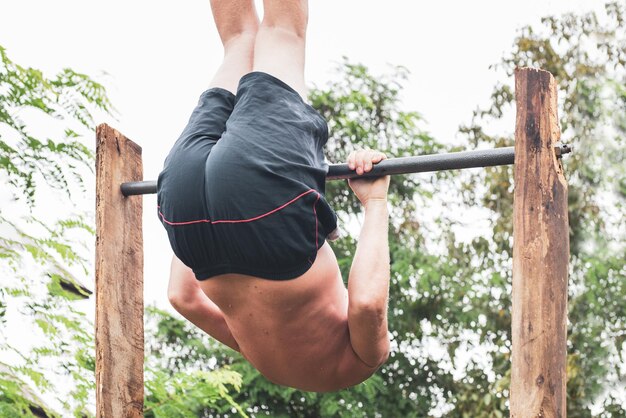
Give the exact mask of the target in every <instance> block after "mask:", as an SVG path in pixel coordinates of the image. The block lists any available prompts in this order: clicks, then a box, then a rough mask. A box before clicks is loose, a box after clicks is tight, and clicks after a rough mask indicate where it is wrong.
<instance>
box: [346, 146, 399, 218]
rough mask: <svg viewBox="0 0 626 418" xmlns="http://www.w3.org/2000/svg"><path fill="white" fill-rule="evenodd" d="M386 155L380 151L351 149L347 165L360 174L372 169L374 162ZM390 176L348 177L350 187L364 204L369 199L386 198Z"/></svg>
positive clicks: (384, 157)
mask: <svg viewBox="0 0 626 418" xmlns="http://www.w3.org/2000/svg"><path fill="white" fill-rule="evenodd" d="M386 158H387V156H386V155H385V154H383V153H382V152H380V151H374V150H371V149H364V150H358V151H352V152H351V153H350V155H349V156H348V167H349V168H350V169H351V170H356V173H357V174H359V175H361V174H363V173H367V172H369V171H371V170H372V167H373V166H374V164H376V163H379V162H380V161H382V160H384V159H386ZM389 182H390V177H389V176H388V175H387V176H383V177H377V178H365V179H349V180H348V184H349V185H350V188H351V189H352V191H353V192H354V194H355V195H356V197H357V198H358V199H359V201H360V202H361V204H362V205H363V206H365V205H366V204H367V202H368V201H369V200H387V190H389Z"/></svg>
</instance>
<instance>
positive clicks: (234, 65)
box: [209, 0, 259, 93]
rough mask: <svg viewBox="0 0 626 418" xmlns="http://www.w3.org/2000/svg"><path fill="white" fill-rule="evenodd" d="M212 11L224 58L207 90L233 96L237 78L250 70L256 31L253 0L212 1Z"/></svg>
mask: <svg viewBox="0 0 626 418" xmlns="http://www.w3.org/2000/svg"><path fill="white" fill-rule="evenodd" d="M211 10H212V11H213V19H214V20H215V26H216V27H217V31H218V32H219V35H220V39H221V40H222V44H223V45H224V59H223V62H222V65H221V66H220V68H219V69H218V70H217V73H216V74H215V76H214V77H213V80H212V81H211V83H210V84H209V87H221V88H223V89H226V90H229V91H230V92H232V93H236V92H237V85H238V84H239V79H240V78H241V77H242V76H243V75H244V74H247V73H249V72H250V71H252V62H253V58H254V42H255V37H256V34H257V31H258V29H259V18H258V16H257V12H256V9H255V7H254V0H227V1H225V0H211Z"/></svg>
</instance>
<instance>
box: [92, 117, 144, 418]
mask: <svg viewBox="0 0 626 418" xmlns="http://www.w3.org/2000/svg"><path fill="white" fill-rule="evenodd" d="M142 177H143V166H142V161H141V148H140V147H139V146H138V145H137V144H135V143H134V142H132V141H130V140H129V139H128V138H126V137H125V136H124V135H122V134H120V133H119V132H117V131H116V130H115V129H113V128H111V127H109V126H107V125H105V124H102V125H100V126H98V127H97V128H96V416H97V417H111V418H120V417H142V416H143V350H144V341H143V239H142V229H141V227H142V225H141V216H142V201H141V200H142V199H141V198H138V197H131V198H125V197H124V196H122V193H121V192H120V184H121V183H122V182H125V181H129V180H142Z"/></svg>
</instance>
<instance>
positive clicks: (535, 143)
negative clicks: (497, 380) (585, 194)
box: [510, 68, 569, 418]
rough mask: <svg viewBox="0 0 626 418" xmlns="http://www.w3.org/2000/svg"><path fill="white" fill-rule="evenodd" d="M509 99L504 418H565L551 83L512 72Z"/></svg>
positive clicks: (562, 212)
mask: <svg viewBox="0 0 626 418" xmlns="http://www.w3.org/2000/svg"><path fill="white" fill-rule="evenodd" d="M515 97H516V103H517V120H516V127H515V193H514V199H515V203H514V216H513V217H514V233H513V299H512V300H513V307H512V339H513V341H512V343H513V344H512V374H511V393H510V409H511V417H515V418H522V417H533V418H534V417H546V418H549V417H565V416H566V409H565V397H566V389H565V385H566V374H565V368H566V342H567V273H568V260H569V229H568V219H567V183H566V181H565V178H564V176H563V169H562V166H561V163H560V160H558V159H557V157H556V155H555V151H554V146H555V143H556V142H557V141H558V140H559V138H560V130H559V124H558V117H557V91H556V82H555V80H554V78H553V77H552V75H551V74H550V73H548V72H547V71H542V70H536V69H530V68H523V69H518V70H516V72H515Z"/></svg>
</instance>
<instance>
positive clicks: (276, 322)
mask: <svg viewBox="0 0 626 418" xmlns="http://www.w3.org/2000/svg"><path fill="white" fill-rule="evenodd" d="M200 286H201V287H202V289H203V290H204V292H205V293H206V294H207V296H208V297H209V298H211V300H213V302H215V303H216V304H217V305H218V306H219V307H220V309H221V310H222V312H223V313H224V317H225V319H226V323H227V324H228V327H229V328H230V331H231V333H232V335H233V337H234V338H235V340H236V341H237V343H238V344H239V348H240V350H241V353H242V355H243V356H244V357H245V358H246V359H247V360H248V361H250V363H252V364H253V365H254V366H255V367H256V368H257V369H258V370H259V371H260V372H261V373H262V374H263V375H264V376H266V377H267V378H268V379H269V380H271V381H273V382H275V383H278V384H282V385H286V386H292V387H297V388H299V389H303V390H310V391H328V390H336V389H338V388H341V387H347V386H352V385H354V384H356V383H358V382H360V381H362V380H364V379H365V378H366V377H368V376H369V375H371V374H372V373H373V372H374V370H373V369H371V368H370V367H368V366H366V365H365V364H364V363H362V362H361V361H360V360H359V358H358V357H357V356H356V354H355V353H354V351H353V350H352V346H351V344H350V334H349V331H348V292H347V289H346V287H345V286H344V284H343V281H342V279H341V273H340V271H339V268H338V265H337V260H336V258H335V255H334V253H333V251H332V249H331V248H330V246H329V245H328V244H327V243H325V244H324V245H323V246H322V247H321V248H320V250H319V251H318V254H317V258H316V260H315V262H314V263H313V265H312V266H311V268H310V269H309V270H308V271H307V272H306V273H305V274H304V275H302V276H300V277H298V278H296V279H293V280H286V281H273V280H266V279H260V278H256V277H252V276H246V275H239V274H225V275H220V276H215V277H213V278H211V279H209V280H204V281H201V282H200Z"/></svg>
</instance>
